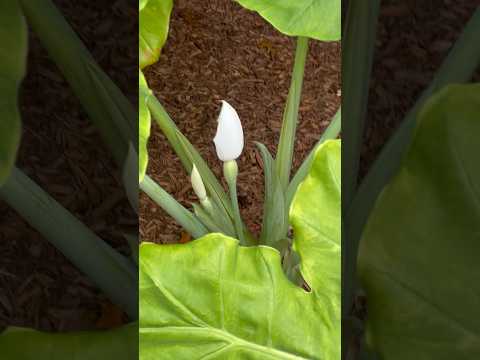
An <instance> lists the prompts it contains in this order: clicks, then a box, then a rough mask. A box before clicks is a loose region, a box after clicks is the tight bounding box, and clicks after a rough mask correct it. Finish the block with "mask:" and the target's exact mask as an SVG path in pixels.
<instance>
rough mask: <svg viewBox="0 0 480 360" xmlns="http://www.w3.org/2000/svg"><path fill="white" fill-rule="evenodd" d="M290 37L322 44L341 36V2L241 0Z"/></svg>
mask: <svg viewBox="0 0 480 360" xmlns="http://www.w3.org/2000/svg"><path fill="white" fill-rule="evenodd" d="M237 2H239V3H240V4H241V5H242V6H244V7H245V8H247V9H250V10H254V11H257V12H258V13H259V14H260V15H261V16H262V17H263V18H265V19H266V20H267V21H268V22H269V23H271V24H272V25H273V26H275V27H276V28H277V29H278V30H279V31H281V32H282V33H284V34H286V35H292V36H306V37H310V38H313V39H317V40H322V41H336V40H340V37H341V14H340V12H341V7H342V2H341V0H237Z"/></svg>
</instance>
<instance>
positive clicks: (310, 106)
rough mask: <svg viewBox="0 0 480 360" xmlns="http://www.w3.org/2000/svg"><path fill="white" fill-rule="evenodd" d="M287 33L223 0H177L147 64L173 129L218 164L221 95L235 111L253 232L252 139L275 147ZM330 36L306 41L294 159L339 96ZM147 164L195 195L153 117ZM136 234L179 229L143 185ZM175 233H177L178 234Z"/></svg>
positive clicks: (259, 201) (256, 209)
mask: <svg viewBox="0 0 480 360" xmlns="http://www.w3.org/2000/svg"><path fill="white" fill-rule="evenodd" d="M294 46H295V43H294V40H293V39H292V38H289V37H287V36H284V35H282V34H280V33H279V32H277V31H276V30H275V29H274V28H273V27H272V26H271V25H269V24H268V23H267V22H266V21H265V20H264V19H263V18H261V17H260V16H259V15H258V14H257V13H254V12H250V11H247V10H245V9H243V8H241V7H240V6H239V5H238V4H237V3H235V2H234V1H228V0H214V1H202V0H193V1H186V0H177V1H175V3H174V11H173V15H172V19H171V25H170V34H169V38H168V40H167V44H166V46H165V48H164V49H163V51H162V54H161V58H160V61H159V62H158V63H156V64H154V65H152V66H150V67H149V68H147V69H146V77H147V80H148V82H149V85H150V87H151V88H152V89H153V90H154V92H155V94H156V96H157V97H158V98H159V99H160V101H161V102H162V104H163V105H164V106H165V108H166V110H167V111H168V112H169V114H170V116H171V117H172V119H173V120H174V121H175V122H176V123H177V125H178V126H179V128H180V129H181V131H182V132H183V133H184V134H185V135H186V136H187V137H188V138H189V140H190V141H191V142H192V143H193V144H194V145H195V146H196V148H197V149H198V150H199V151H200V153H201V154H202V155H203V156H204V158H205V159H206V160H207V162H208V163H209V165H210V166H211V167H212V168H213V170H214V172H215V173H216V174H217V176H220V174H221V169H220V168H221V163H220V161H219V160H218V158H217V156H216V154H215V149H214V145H213V142H212V139H213V136H214V134H215V131H216V119H217V116H218V113H219V109H220V100H222V99H225V100H227V101H228V102H229V103H230V104H232V105H233V106H234V107H235V109H236V110H237V111H238V113H239V115H240V118H241V120H242V124H243V128H244V133H245V143H246V146H245V149H244V152H243V154H242V156H241V158H240V159H239V169H240V176H239V201H240V207H241V212H242V215H243V218H244V220H245V222H246V223H247V225H248V226H249V228H250V229H251V230H252V231H253V232H255V233H258V232H259V230H260V226H261V221H262V207H263V187H264V183H263V170H262V167H261V160H260V157H259V155H258V153H257V152H256V148H255V145H254V142H255V141H259V142H261V143H264V144H265V145H266V146H267V147H268V149H269V150H270V151H271V152H272V154H275V149H276V146H277V143H278V139H279V133H280V127H281V121H282V114H283V109H284V104H285V100H286V97H287V93H288V88H289V85H290V73H291V69H292V66H293V56H294V50H295V47H294ZM340 53H341V48H340V44H339V43H322V42H319V41H310V51H309V56H308V59H307V66H306V69H305V80H304V86H303V95H302V102H301V114H300V121H299V126H298V132H297V138H296V139H297V141H296V151H295V161H294V162H295V167H297V166H298V165H299V164H300V163H301V160H302V159H303V158H304V157H305V156H306V154H307V153H308V152H309V150H310V149H311V148H312V146H313V145H314V143H315V142H316V140H317V139H318V138H319V137H320V135H321V134H322V132H323V130H324V129H325V127H326V126H327V125H328V123H329V120H330V118H331V117H332V116H333V115H334V114H335V112H336V110H337V108H338V107H339V106H340V96H341V93H340ZM149 154H150V163H149V166H148V171H147V172H148V174H149V175H150V176H151V177H152V178H153V179H154V180H156V181H157V182H158V183H160V184H161V185H162V186H163V187H164V188H165V189H166V190H167V191H168V192H169V193H170V194H172V195H174V197H175V198H176V199H177V200H180V201H181V203H182V204H184V205H185V206H188V207H190V203H191V202H194V201H196V199H195V196H194V194H193V191H192V189H191V185H190V182H189V178H188V176H187V174H186V173H185V171H184V170H183V168H182V166H181V164H180V162H179V160H178V159H177V157H176V155H175V154H174V153H173V152H172V150H171V149H170V147H169V145H168V143H167V141H166V139H165V138H164V137H163V135H162V134H161V132H160V130H159V128H158V127H157V126H156V125H155V126H153V128H152V136H151V138H150V142H149ZM140 229H141V237H142V239H143V240H147V241H153V242H157V243H172V242H178V241H180V240H181V239H182V230H181V228H180V227H179V226H178V225H177V224H176V223H175V221H174V220H173V219H172V218H170V217H169V216H168V215H167V214H166V213H164V212H163V211H162V209H160V208H159V206H157V205H156V204H155V203H154V202H153V201H151V200H150V199H149V198H148V197H147V196H146V195H145V194H142V195H141V209H140ZM183 236H184V235H183Z"/></svg>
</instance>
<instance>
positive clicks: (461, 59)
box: [342, 2, 480, 309]
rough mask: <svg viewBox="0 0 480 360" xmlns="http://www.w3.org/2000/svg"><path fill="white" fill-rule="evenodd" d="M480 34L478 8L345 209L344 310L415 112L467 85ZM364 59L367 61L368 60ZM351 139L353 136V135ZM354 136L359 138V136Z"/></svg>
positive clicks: (479, 53) (478, 57) (477, 59)
mask: <svg viewBox="0 0 480 360" xmlns="http://www.w3.org/2000/svg"><path fill="white" fill-rule="evenodd" d="M351 3H352V5H353V4H354V2H351ZM354 16H360V14H357V13H355V14H352V16H351V17H352V18H354ZM349 17H350V15H349ZM479 31H480V8H477V10H476V11H475V13H474V14H473V16H472V17H471V19H470V20H469V22H468V23H467V24H466V26H465V28H464V29H463V32H462V34H461V35H460V36H459V38H458V39H457V41H456V43H455V45H454V46H453V48H452V49H451V50H450V52H449V54H448V56H447V57H446V59H445V60H444V62H443V63H442V65H441V67H440V68H439V69H438V71H437V73H436V74H435V78H434V79H433V81H432V82H431V83H430V85H429V86H428V88H427V89H425V91H424V92H423V93H422V96H421V97H420V98H419V99H418V101H417V102H416V104H415V106H414V107H413V108H412V109H410V111H409V112H408V114H407V115H406V116H405V119H404V120H403V121H402V123H401V124H400V126H399V128H398V129H397V131H396V132H395V134H393V136H392V137H391V139H390V140H389V141H388V143H387V144H386V145H385V146H384V147H383V149H382V152H381V153H380V154H379V155H378V157H377V159H376V160H375V163H374V164H373V165H372V166H371V168H370V170H369V172H368V174H367V175H366V176H365V178H364V179H363V181H362V183H361V185H360V186H359V188H358V190H357V191H356V193H355V194H354V197H353V199H352V201H351V203H350V204H349V208H348V209H344V211H345V217H344V229H345V238H346V239H348V244H349V251H348V252H346V254H345V259H344V261H343V264H344V270H343V274H344V275H345V276H344V278H345V283H344V285H345V286H344V291H343V294H344V296H345V300H344V301H343V302H342V303H343V304H344V306H345V307H346V308H347V309H349V308H350V307H351V305H352V302H353V298H354V292H355V286H354V285H355V284H354V278H355V272H356V269H355V267H356V263H357V253H358V246H359V241H360V237H361V234H362V232H363V229H364V226H365V223H366V222H367V220H368V217H369V215H370V213H371V211H372V209H373V206H374V204H375V202H376V200H377V198H378V196H379V194H380V193H381V191H382V190H383V188H384V187H385V185H386V184H387V183H388V182H389V181H390V179H391V178H392V177H393V176H394V175H395V174H396V173H397V172H398V170H399V168H400V164H401V162H402V159H403V156H404V154H405V150H406V148H407V146H408V145H409V144H410V142H411V140H412V136H413V133H414V129H415V126H416V121H417V115H418V112H419V110H420V109H421V108H422V107H423V105H424V103H425V101H426V100H427V99H429V98H430V96H431V95H432V94H433V93H435V92H437V91H438V90H439V89H442V88H443V87H444V86H446V85H449V84H458V83H466V82H469V81H470V80H471V78H472V75H473V74H474V72H475V70H476V69H477V68H478V65H479V64H480V46H477V43H478V34H479ZM363 59H367V57H364V58H363ZM358 121H361V120H358ZM357 129H358V128H357ZM352 136H354V135H353V134H352ZM355 136H359V134H356V135H355ZM349 153H350V151H348V150H347V152H346V154H349ZM357 156H360V154H357ZM346 185H348V184H346Z"/></svg>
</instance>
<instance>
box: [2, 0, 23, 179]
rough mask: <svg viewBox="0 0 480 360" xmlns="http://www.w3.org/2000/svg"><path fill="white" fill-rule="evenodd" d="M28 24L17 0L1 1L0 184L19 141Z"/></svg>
mask: <svg viewBox="0 0 480 360" xmlns="http://www.w3.org/2000/svg"><path fill="white" fill-rule="evenodd" d="M27 48H28V45H27V26H26V24H25V19H24V17H23V14H22V11H21V9H20V6H19V3H18V1H15V0H12V1H2V2H1V3H0V186H1V185H2V184H3V183H4V182H5V180H6V179H7V177H8V176H9V174H10V172H11V170H12V168H13V166H14V164H15V159H16V156H17V150H18V146H19V144H20V133H21V119H20V112H19V110H18V105H17V103H18V88H19V86H20V83H21V81H22V79H23V77H24V75H25V68H26V58H27V50H28V49H27Z"/></svg>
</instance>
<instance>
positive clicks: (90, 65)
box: [20, 0, 138, 166]
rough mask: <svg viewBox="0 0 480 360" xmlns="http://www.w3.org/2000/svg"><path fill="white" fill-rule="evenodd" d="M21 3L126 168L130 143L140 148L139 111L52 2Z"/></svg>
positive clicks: (110, 147) (88, 112) (27, 16)
mask: <svg viewBox="0 0 480 360" xmlns="http://www.w3.org/2000/svg"><path fill="white" fill-rule="evenodd" d="M20 2H21V4H22V8H23V11H24V14H25V16H26V18H27V21H28V23H29V25H31V26H32V28H33V30H34V31H35V33H36V34H37V35H38V37H39V38H40V41H41V42H42V44H43V45H44V46H45V48H46V49H47V51H48V53H49V54H50V56H51V57H52V59H53V61H54V62H55V63H56V64H57V66H58V67H59V68H60V70H61V71H62V73H63V75H64V76H65V78H66V80H67V81H68V83H69V84H70V86H71V87H72V89H73V91H74V93H75V94H76V96H77V97H78V98H79V100H80V102H81V103H82V105H83V107H84V109H85V111H86V112H87V114H88V115H89V118H90V120H92V122H93V123H94V124H95V126H96V127H97V128H98V129H99V131H100V133H101V135H102V137H103V139H104V141H105V143H106V144H107V146H108V147H109V149H110V151H111V152H112V154H113V157H114V159H115V160H116V162H117V164H118V165H119V166H123V164H124V161H125V158H126V156H127V153H128V147H129V143H132V144H133V145H134V148H135V149H137V148H138V130H137V124H138V115H137V111H136V110H135V109H134V108H133V106H132V105H131V104H130V102H129V101H128V100H127V99H126V97H125V96H124V95H123V94H122V92H121V91H120V89H119V88H118V87H117V86H116V85H115V84H114V83H113V82H112V81H111V80H110V79H109V77H108V76H107V75H106V74H105V73H104V72H103V71H102V70H101V69H100V67H99V66H98V65H97V63H96V62H95V61H94V59H93V57H92V56H91V54H90V53H89V51H88V49H87V48H86V47H85V45H84V44H83V43H82V41H81V40H80V38H79V37H78V36H77V34H76V33H75V32H74V31H73V30H72V28H71V27H70V25H69V24H68V23H67V21H66V20H65V19H64V17H63V16H62V14H61V13H60V12H59V11H58V9H57V8H56V7H55V5H54V4H53V3H52V2H51V1H50V0H44V1H29V0H21V1H20Z"/></svg>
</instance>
